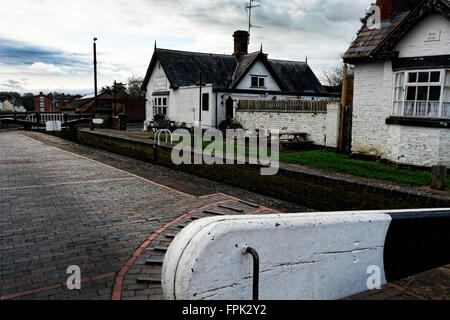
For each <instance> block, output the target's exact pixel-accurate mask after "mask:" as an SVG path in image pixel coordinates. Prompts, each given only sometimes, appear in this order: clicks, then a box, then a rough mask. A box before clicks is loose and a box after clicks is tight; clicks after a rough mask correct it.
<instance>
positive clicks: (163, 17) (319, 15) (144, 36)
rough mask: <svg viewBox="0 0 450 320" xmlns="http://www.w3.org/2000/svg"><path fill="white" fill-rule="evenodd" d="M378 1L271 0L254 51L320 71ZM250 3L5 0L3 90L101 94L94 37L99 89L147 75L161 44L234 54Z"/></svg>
mask: <svg viewBox="0 0 450 320" xmlns="http://www.w3.org/2000/svg"><path fill="white" fill-rule="evenodd" d="M371 2H372V1H370V0H369V1H366V0H283V1H282V0H261V8H258V9H254V14H253V17H254V18H253V24H255V25H259V26H262V27H263V29H253V32H252V38H251V43H250V51H256V50H259V48H260V46H261V43H262V44H263V50H264V52H265V53H268V54H269V58H274V59H275V58H276V59H287V60H301V61H303V60H305V57H306V56H308V62H309V64H310V65H311V67H312V68H313V70H314V71H315V72H316V74H317V75H318V76H319V77H320V75H321V72H322V71H323V70H327V69H330V68H331V67H333V66H334V65H336V64H337V63H338V61H339V57H338V55H339V54H341V53H343V52H345V50H346V49H347V47H348V45H349V44H350V43H351V41H352V40H353V39H354V37H355V35H356V32H357V30H359V27H360V22H359V18H360V17H361V16H363V15H364V11H365V9H367V7H368V6H369V4H370V3H371ZM247 4H248V0H209V1H207V0H164V1H162V0H108V1H103V0H0V8H1V10H0V91H18V92H21V93H24V92H33V93H39V91H44V92H50V91H59V92H66V93H82V94H84V93H90V92H93V72H92V69H93V68H92V38H93V37H94V36H95V37H98V38H99V40H98V62H99V65H98V73H99V74H98V76H99V87H101V86H103V85H106V84H111V83H112V82H113V81H114V80H117V81H122V82H126V81H127V79H128V78H129V77H131V76H135V77H143V76H144V75H145V72H146V70H147V66H148V64H149V62H150V59H151V56H152V53H153V48H154V42H155V40H156V41H157V45H158V47H159V48H167V49H175V50H186V51H199V52H211V53H226V54H231V53H232V52H233V38H232V34H233V33H234V31H235V30H239V29H243V30H246V28H247V23H248V22H247V14H246V11H245V6H246V5H247Z"/></svg>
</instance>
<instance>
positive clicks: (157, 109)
mask: <svg viewBox="0 0 450 320" xmlns="http://www.w3.org/2000/svg"><path fill="white" fill-rule="evenodd" d="M167 100H168V99H167V97H166V98H155V99H153V115H157V114H162V115H165V116H166V115H167Z"/></svg>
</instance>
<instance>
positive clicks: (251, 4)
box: [245, 0, 262, 36]
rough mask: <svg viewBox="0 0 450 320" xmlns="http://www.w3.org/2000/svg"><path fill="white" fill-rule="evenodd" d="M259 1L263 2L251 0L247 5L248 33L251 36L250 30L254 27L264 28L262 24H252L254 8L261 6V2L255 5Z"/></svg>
mask: <svg viewBox="0 0 450 320" xmlns="http://www.w3.org/2000/svg"><path fill="white" fill-rule="evenodd" d="M255 2H258V3H261V0H249V4H248V6H246V7H245V11H247V13H248V35H249V36H250V32H251V30H252V28H260V29H262V27H261V26H255V25H253V24H252V10H253V9H255V8H260V7H261V4H257V5H255V4H254V3H255Z"/></svg>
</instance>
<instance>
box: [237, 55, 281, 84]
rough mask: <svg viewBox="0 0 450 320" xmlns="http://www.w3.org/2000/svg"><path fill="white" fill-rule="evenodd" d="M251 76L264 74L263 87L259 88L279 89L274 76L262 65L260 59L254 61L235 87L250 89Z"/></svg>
mask: <svg viewBox="0 0 450 320" xmlns="http://www.w3.org/2000/svg"><path fill="white" fill-rule="evenodd" d="M252 76H265V79H266V80H265V86H266V87H265V88H260V90H268V91H280V90H281V89H280V87H279V86H278V84H277V82H276V81H275V80H274V78H273V77H272V76H271V75H270V72H269V71H268V70H267V68H266V67H265V66H264V64H263V63H262V62H261V61H258V62H256V63H255V65H254V66H253V67H252V68H251V69H250V71H249V72H248V73H247V74H246V75H245V77H244V79H242V80H241V82H240V83H239V85H238V86H237V89H251V88H252V86H251V85H252V79H251V78H252Z"/></svg>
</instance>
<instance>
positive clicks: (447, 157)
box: [344, 0, 450, 167]
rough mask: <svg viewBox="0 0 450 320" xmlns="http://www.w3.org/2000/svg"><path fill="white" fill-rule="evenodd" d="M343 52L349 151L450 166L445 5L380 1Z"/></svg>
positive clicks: (448, 10) (448, 14)
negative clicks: (376, 25)
mask: <svg viewBox="0 0 450 320" xmlns="http://www.w3.org/2000/svg"><path fill="white" fill-rule="evenodd" d="M377 5H378V6H379V7H380V8H381V20H382V21H381V28H380V29H373V30H370V29H369V28H367V26H366V27H364V28H363V29H362V30H361V31H360V32H359V34H358V37H357V38H356V40H355V41H354V42H353V43H352V45H351V46H350V48H349V49H348V51H347V52H346V53H345V55H344V61H345V62H346V63H351V64H354V65H355V88H354V103H353V106H354V114H353V133H352V135H353V142H352V151H353V153H356V154H365V155H371V156H377V157H381V158H384V159H388V160H390V161H392V162H395V163H398V164H406V165H415V166H425V167H430V166H433V165H437V164H442V165H446V166H450V130H449V129H450V1H449V0H431V1H430V0H422V1H410V0H378V1H377Z"/></svg>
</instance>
